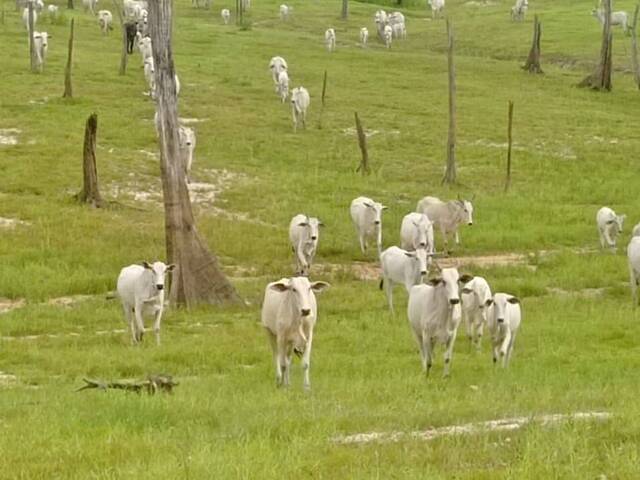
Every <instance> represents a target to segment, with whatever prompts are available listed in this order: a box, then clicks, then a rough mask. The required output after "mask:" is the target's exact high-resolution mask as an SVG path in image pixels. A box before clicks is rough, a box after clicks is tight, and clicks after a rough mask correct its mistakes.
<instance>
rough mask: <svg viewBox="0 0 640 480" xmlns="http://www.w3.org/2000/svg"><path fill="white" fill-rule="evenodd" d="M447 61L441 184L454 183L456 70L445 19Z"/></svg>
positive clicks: (450, 28) (451, 40) (450, 30)
mask: <svg viewBox="0 0 640 480" xmlns="http://www.w3.org/2000/svg"><path fill="white" fill-rule="evenodd" d="M447 46H448V48H447V60H448V66H449V135H448V137H447V169H446V171H445V173H444V177H443V178H442V183H447V184H453V183H456V69H455V66H454V64H453V26H452V25H451V23H450V22H449V19H448V18H447Z"/></svg>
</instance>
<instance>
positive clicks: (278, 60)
mask: <svg viewBox="0 0 640 480" xmlns="http://www.w3.org/2000/svg"><path fill="white" fill-rule="evenodd" d="M287 68H288V67H287V62H286V60H285V59H284V58H282V57H272V58H271V60H270V61H269V70H271V78H273V83H274V85H278V75H280V73H281V72H284V71H286V70H287Z"/></svg>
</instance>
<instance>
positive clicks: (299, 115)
mask: <svg viewBox="0 0 640 480" xmlns="http://www.w3.org/2000/svg"><path fill="white" fill-rule="evenodd" d="M310 103H311V99H310V98H309V92H308V91H307V89H306V88H304V87H296V88H294V89H293V91H292V92H291V116H292V118H293V132H294V133H295V132H297V131H298V126H299V125H300V124H302V127H303V128H307V109H308V108H309V104H310Z"/></svg>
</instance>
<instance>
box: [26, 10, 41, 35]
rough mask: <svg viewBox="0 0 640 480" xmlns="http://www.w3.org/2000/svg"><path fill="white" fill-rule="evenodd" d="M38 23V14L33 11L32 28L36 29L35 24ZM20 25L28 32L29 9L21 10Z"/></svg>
mask: <svg viewBox="0 0 640 480" xmlns="http://www.w3.org/2000/svg"><path fill="white" fill-rule="evenodd" d="M37 21H38V12H36V11H35V10H33V28H34V29H35V28H36V22H37ZM22 23H24V28H26V29H27V32H28V31H29V9H28V8H25V9H24V10H22Z"/></svg>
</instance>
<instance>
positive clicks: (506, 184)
mask: <svg viewBox="0 0 640 480" xmlns="http://www.w3.org/2000/svg"><path fill="white" fill-rule="evenodd" d="M512 125H513V100H509V123H508V126H507V178H506V180H505V182H504V191H505V192H507V191H509V187H510V186H511V144H512V141H513V138H512V136H511V127H512Z"/></svg>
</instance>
